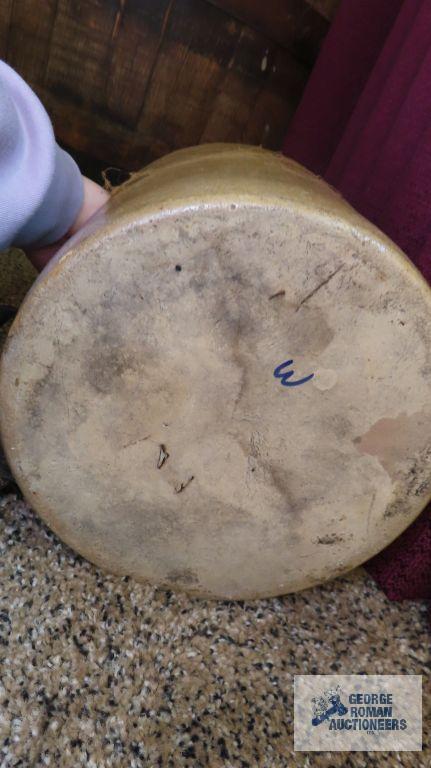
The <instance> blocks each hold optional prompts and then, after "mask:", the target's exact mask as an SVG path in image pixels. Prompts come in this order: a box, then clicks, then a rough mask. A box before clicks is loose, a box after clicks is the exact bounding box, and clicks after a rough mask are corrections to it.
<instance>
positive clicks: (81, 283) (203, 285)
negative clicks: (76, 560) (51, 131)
mask: <svg viewBox="0 0 431 768" xmlns="http://www.w3.org/2000/svg"><path fill="white" fill-rule="evenodd" d="M430 297H431V294H430V290H429V288H428V287H427V285H426V284H425V282H424V280H423V279H422V277H421V276H420V274H419V273H418V272H417V271H416V270H415V268H414V267H413V266H412V265H411V263H410V262H409V261H408V260H407V258H406V257H405V256H404V255H403V254H402V253H401V252H400V251H399V250H398V249H397V248H396V247H395V246H394V245H393V243H391V242H390V241H389V240H388V239H387V238H386V237H385V236H384V235H382V234H381V233H380V232H379V231H378V230H377V229H375V228H374V227H373V226H371V225H370V224H369V223H368V222H367V221H365V220H364V219H363V218H362V217H360V216H359V215H358V214H356V213H355V212H354V211H353V210H352V209H351V208H350V207H349V206H348V205H347V203H345V202H344V201H343V200H342V199H341V197H339V196H338V195H337V194H336V193H335V192H334V191H333V190H332V189H331V188H330V187H328V186H327V185H326V184H325V183H324V182H322V181H321V180H320V179H318V178H316V177H315V176H313V175H312V174H310V173H308V172H307V171H305V170H304V169H303V168H301V167H300V166H299V165H297V164H296V163H293V162H292V161H289V160H286V159H284V158H282V157H281V156H279V155H276V154H272V153H269V152H265V151H263V150H260V149H256V148H251V147H240V146H229V145H212V146H202V147H199V148H194V149H190V150H183V151H180V152H177V153H175V154H173V155H171V156H169V157H167V158H165V159H163V160H161V161H158V162H156V163H154V164H153V165H151V166H149V167H148V168H147V169H145V171H144V172H142V173H141V174H139V175H138V176H136V177H135V178H134V179H133V180H132V181H131V182H129V183H128V184H126V185H125V186H124V187H123V188H122V189H121V190H120V191H119V192H118V193H117V194H116V195H115V196H114V197H113V199H112V200H111V202H110V203H109V205H108V206H107V207H106V209H105V210H104V211H103V212H102V213H101V214H99V215H98V216H97V217H96V218H95V219H93V220H92V222H91V223H90V224H89V225H88V226H87V228H86V229H85V230H84V231H83V232H82V233H80V235H79V236H78V237H75V239H74V240H73V241H72V242H71V243H69V244H68V245H67V247H66V249H65V250H63V252H62V255H61V256H60V258H58V259H57V260H56V262H55V263H54V264H51V265H50V268H49V269H48V270H46V271H45V273H43V274H42V276H41V278H40V279H39V280H38V282H37V283H36V285H35V287H34V288H33V289H32V291H31V292H30V294H29V296H28V298H27V299H26V301H25V302H24V304H23V306H22V308H21V310H20V312H19V315H18V317H17V319H16V321H15V323H14V325H13V327H12V330H11V333H10V336H9V340H8V343H7V346H6V349H5V351H4V355H3V359H2V365H1V378H0V398H1V431H2V438H3V442H4V446H5V449H6V451H7V456H8V459H9V462H10V464H11V466H12V469H13V472H14V474H15V476H16V478H17V480H18V482H19V484H20V485H21V487H22V489H23V491H24V493H25V495H26V497H27V499H28V500H29V501H30V502H31V504H32V505H33V506H34V508H35V509H36V510H37V511H38V512H39V514H40V515H41V516H42V518H43V519H44V520H45V521H46V522H47V523H48V524H49V525H50V526H51V527H52V528H53V530H54V531H56V532H57V533H58V535H59V536H60V537H61V538H62V539H64V541H66V542H67V543H68V544H69V545H70V546H72V547H74V548H75V549H76V550H78V552H80V553H81V554H83V555H84V556H85V557H87V558H88V559H89V560H91V561H93V562H94V563H97V564H98V565H100V566H102V567H103V568H104V569H106V570H109V571H114V572H116V573H120V574H129V575H131V576H133V577H135V578H137V579H145V580H147V579H148V580H150V581H151V582H154V583H156V584H161V585H164V586H168V587H171V588H177V587H181V588H183V589H186V590H188V591H189V592H192V593H195V594H199V595H210V596H214V597H225V598H250V597H257V596H269V595H277V594H281V593H285V592H290V591H293V590H298V589H302V588H304V587H308V586H310V585H312V584H316V583H318V582H321V581H323V580H325V579H329V578H331V577H333V576H336V575H337V574H340V573H342V572H344V571H347V570H349V569H350V568H352V567H354V566H356V565H358V564H359V563H362V562H363V561H364V560H366V559H368V558H369V557H371V556H372V555H374V554H375V553H376V552H378V551H379V550H381V549H382V548H383V547H385V546H386V545H387V544H388V543H389V542H390V541H392V540H393V539H394V538H395V537H396V536H397V535H398V534H400V533H401V531H403V530H404V528H406V526H408V524H409V523H410V522H411V521H412V520H413V519H414V518H415V517H416V516H417V515H418V513H419V512H420V511H421V509H422V508H423V507H424V505H425V503H426V501H427V500H428V498H429V495H430V476H431V472H430V454H431V435H430V415H431V388H430V383H431V362H430V351H431V344H430V340H431V299H430Z"/></svg>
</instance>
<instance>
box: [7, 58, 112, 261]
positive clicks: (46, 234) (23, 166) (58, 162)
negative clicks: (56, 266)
mask: <svg viewBox="0 0 431 768" xmlns="http://www.w3.org/2000/svg"><path fill="white" fill-rule="evenodd" d="M107 197H108V193H107V192H105V190H103V189H102V188H101V187H99V186H98V185H97V184H94V182H91V181H89V180H88V179H85V178H83V177H82V176H81V173H80V170H79V168H78V166H77V165H76V163H75V161H74V160H73V159H72V158H71V157H70V155H68V154H67V153H66V152H64V150H62V149H61V148H60V147H59V146H58V145H57V144H56V142H55V138H54V132H53V129H52V125H51V122H50V120H49V117H48V115H47V113H46V111H45V109H44V108H43V106H42V104H41V103H40V101H39V99H38V98H37V96H36V95H35V93H33V91H32V90H31V89H30V88H29V86H28V85H27V84H26V83H25V82H24V80H22V78H21V77H20V76H19V75H18V74H17V73H16V72H15V71H14V70H13V69H11V68H10V67H9V66H8V65H7V64H5V63H4V62H2V61H0V249H5V248H7V247H9V246H11V245H15V246H18V247H21V248H23V249H24V250H26V251H27V252H28V253H29V255H30V258H32V261H33V262H34V263H35V265H36V266H37V267H38V268H41V267H43V266H44V264H45V263H46V262H47V261H48V260H49V258H50V257H51V256H52V255H53V253H54V252H55V250H56V244H57V242H58V241H60V242H59V244H61V242H64V240H65V239H66V238H67V236H69V235H70V234H73V233H74V232H75V231H77V230H78V229H79V228H80V226H82V225H83V223H84V222H85V221H86V220H87V219H88V218H89V217H90V216H91V215H92V214H93V213H94V212H95V211H96V210H97V209H98V208H99V207H100V206H101V205H103V203H104V202H105V201H106V199H107Z"/></svg>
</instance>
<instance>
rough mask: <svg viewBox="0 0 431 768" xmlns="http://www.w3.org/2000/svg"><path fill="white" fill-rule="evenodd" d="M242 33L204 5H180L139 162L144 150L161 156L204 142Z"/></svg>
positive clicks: (147, 112) (146, 114) (143, 124)
mask: <svg viewBox="0 0 431 768" xmlns="http://www.w3.org/2000/svg"><path fill="white" fill-rule="evenodd" d="M240 32H241V27H240V25H239V24H238V23H237V22H236V21H234V20H232V19H231V18H229V17H228V16H227V15H226V14H224V13H221V12H220V11H219V10H218V9H216V8H212V7H211V6H207V5H206V4H205V3H202V2H201V0H177V1H176V3H175V4H174V6H173V8H172V12H171V15H170V18H169V22H168V26H167V29H166V35H165V40H164V42H163V44H162V46H161V48H160V53H159V57H158V60H157V63H156V66H155V68H154V72H153V76H152V80H151V84H150V87H149V90H148V95H147V98H146V101H145V105H144V109H143V112H142V115H141V119H140V121H139V124H138V126H137V130H138V136H137V141H136V147H135V149H136V152H137V153H138V154H139V156H140V157H141V156H144V157H145V154H146V153H145V145H149V144H151V145H152V148H153V156H154V155H155V156H157V155H162V154H165V153H166V152H168V151H170V150H171V149H172V148H173V147H177V146H190V145H192V144H197V143H198V142H199V140H200V138H201V136H202V133H203V131H204V129H205V126H206V123H207V121H208V118H209V115H210V114H211V108H212V104H213V101H214V98H215V95H216V94H217V91H218V89H219V87H220V84H221V82H222V80H223V74H224V71H225V69H226V68H227V67H228V66H229V62H230V61H231V59H232V57H233V55H234V52H235V47H236V44H237V41H238V38H239V36H240ZM150 137H151V138H150Z"/></svg>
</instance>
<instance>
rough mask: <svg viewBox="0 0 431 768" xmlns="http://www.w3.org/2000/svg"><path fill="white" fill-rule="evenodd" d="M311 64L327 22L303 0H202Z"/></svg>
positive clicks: (326, 28) (326, 27)
mask: <svg viewBox="0 0 431 768" xmlns="http://www.w3.org/2000/svg"><path fill="white" fill-rule="evenodd" d="M206 1H207V2H209V3H211V4H212V5H215V6H217V7H218V8H221V9H222V10H223V11H225V12H226V13H228V14H230V15H231V16H233V17H235V18H236V19H239V20H240V21H242V22H244V23H245V24H247V25H248V26H250V27H252V28H253V29H255V30H258V31H260V32H261V33H263V34H265V35H266V36H267V37H268V38H269V39H270V40H272V41H274V42H277V43H278V44H279V45H282V46H284V47H286V48H288V49H289V50H290V51H291V52H292V53H293V54H294V56H295V57H296V58H298V59H299V60H300V61H303V62H304V63H305V64H307V65H309V66H310V65H311V64H313V62H314V60H315V58H316V56H317V54H318V52H319V48H320V44H321V42H322V39H323V38H324V36H325V34H326V32H327V30H328V22H327V20H326V19H324V18H323V16H322V15H321V14H320V13H318V12H317V11H316V10H315V9H314V8H312V7H311V5H309V4H308V3H306V2H305V0H206Z"/></svg>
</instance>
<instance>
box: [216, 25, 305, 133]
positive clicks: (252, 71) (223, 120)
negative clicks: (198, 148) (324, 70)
mask: <svg viewBox="0 0 431 768" xmlns="http://www.w3.org/2000/svg"><path fill="white" fill-rule="evenodd" d="M307 76H308V72H307V70H306V69H305V67H304V66H302V65H301V64H299V63H298V62H296V61H295V60H294V59H293V57H292V56H291V54H290V53H289V52H288V51H287V50H285V49H281V48H280V47H279V46H276V45H274V44H273V43H271V42H270V41H268V40H267V39H266V38H264V37H263V36H262V35H258V34H256V33H255V32H254V31H253V30H251V29H250V28H248V27H243V28H242V31H241V35H240V38H239V41H238V44H237V47H236V49H235V53H234V56H233V57H232V60H231V62H230V63H229V67H228V69H227V71H226V72H225V75H224V78H223V82H222V83H221V86H220V88H219V91H218V94H217V97H216V99H215V100H214V103H213V107H212V112H211V115H210V118H209V120H208V122H207V125H206V127H205V130H204V132H203V134H202V136H201V141H241V142H245V143H252V144H261V145H263V146H268V147H278V146H280V142H281V138H282V136H283V134H284V132H285V128H286V125H287V122H288V119H289V117H290V115H291V114H292V111H293V110H294V109H295V107H296V105H297V104H298V101H299V99H300V96H301V93H302V89H303V87H304V84H305V82H306V79H307ZM277 113H278V116H277ZM280 126H281V136H280Z"/></svg>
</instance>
